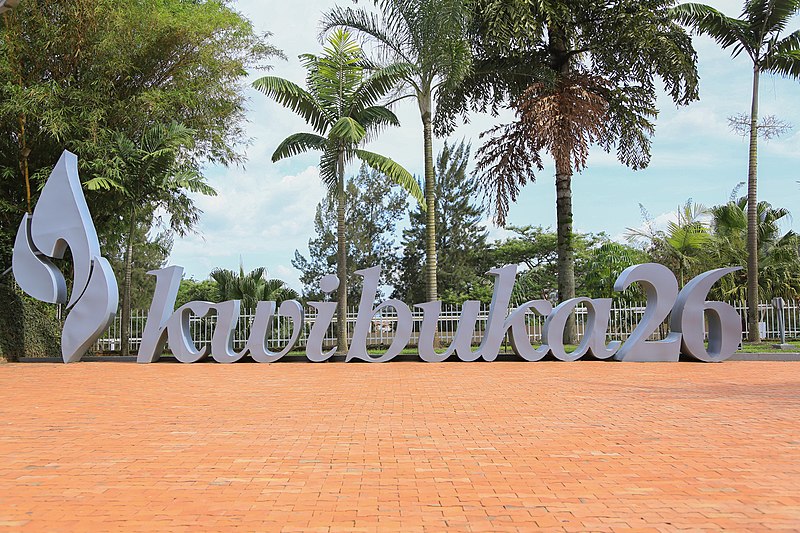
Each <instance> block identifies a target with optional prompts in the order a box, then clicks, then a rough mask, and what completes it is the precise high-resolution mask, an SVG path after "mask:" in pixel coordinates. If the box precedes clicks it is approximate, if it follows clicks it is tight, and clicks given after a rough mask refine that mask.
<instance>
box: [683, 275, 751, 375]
mask: <svg viewBox="0 0 800 533" xmlns="http://www.w3.org/2000/svg"><path fill="white" fill-rule="evenodd" d="M737 270H741V267H735V268H718V269H716V270H711V271H709V272H706V273H705V274H700V275H699V276H697V277H696V278H694V279H693V280H692V281H690V282H689V283H687V284H686V286H685V287H684V288H683V290H682V291H681V292H680V294H679V295H678V301H677V303H676V304H675V308H674V309H673V310H672V316H671V317H670V321H669V325H670V329H671V330H672V331H677V332H680V333H682V334H683V336H682V339H683V340H682V341H681V352H682V353H684V354H686V355H691V356H692V357H694V358H695V359H699V360H700V361H705V362H707V363H714V362H720V361H724V360H726V359H728V358H729V357H730V356H732V355H733V354H734V353H736V350H737V349H738V348H739V343H740V342H741V341H742V320H741V318H740V317H739V313H737V312H736V309H734V308H733V307H732V306H731V305H729V304H726V303H724V302H707V301H705V300H706V296H708V291H709V290H711V287H712V286H713V285H714V284H715V283H716V282H717V281H719V280H720V278H722V277H723V276H726V275H728V274H730V273H731V272H736V271H737ZM705 311H708V312H709V313H708V349H706V347H705V343H704V340H705V339H704V337H705V332H704V328H703V318H704V316H703V315H704V312H705Z"/></svg>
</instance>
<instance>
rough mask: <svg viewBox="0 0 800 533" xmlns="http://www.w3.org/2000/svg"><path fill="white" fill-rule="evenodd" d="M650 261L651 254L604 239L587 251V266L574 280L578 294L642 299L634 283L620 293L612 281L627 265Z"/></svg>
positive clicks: (593, 296) (615, 279)
mask: <svg viewBox="0 0 800 533" xmlns="http://www.w3.org/2000/svg"><path fill="white" fill-rule="evenodd" d="M649 261H651V258H650V256H649V255H648V254H647V253H646V252H644V251H642V250H638V249H636V248H634V247H632V246H628V245H626V244H622V243H619V242H614V241H606V242H603V243H602V244H600V246H595V247H593V248H592V249H591V250H589V254H588V257H587V260H586V268H585V269H584V270H583V275H582V276H579V277H578V279H577V281H578V286H579V287H580V294H581V295H584V296H588V297H590V298H614V299H617V300H626V299H627V300H634V299H635V300H639V301H641V296H642V294H641V290H640V289H639V288H638V287H637V286H634V287H631V288H629V289H627V290H626V291H625V292H624V293H620V292H616V291H615V290H614V283H615V282H616V281H617V278H618V277H619V275H620V274H622V271H623V270H625V269H626V268H628V267H629V266H632V265H638V264H641V263H647V262H649Z"/></svg>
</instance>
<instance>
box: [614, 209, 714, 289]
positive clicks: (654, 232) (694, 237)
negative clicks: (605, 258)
mask: <svg viewBox="0 0 800 533" xmlns="http://www.w3.org/2000/svg"><path fill="white" fill-rule="evenodd" d="M640 207H641V206H640ZM642 212H643V213H645V215H646V213H647V212H646V211H645V209H644V207H642ZM710 214H711V211H710V210H709V209H708V208H706V207H705V206H704V205H703V204H697V203H694V202H692V200H691V198H690V199H689V200H687V201H686V203H685V204H684V205H683V206H682V207H679V208H678V209H677V211H675V220H670V221H669V222H668V223H667V227H666V230H660V229H656V228H655V227H653V224H652V220H649V219H647V220H646V221H645V225H644V228H628V231H627V232H626V234H625V237H626V239H627V240H628V241H629V242H634V241H637V240H640V239H644V240H645V241H648V242H649V246H650V249H651V254H652V255H653V256H654V257H656V258H657V259H658V260H660V261H661V262H663V263H665V264H667V265H668V266H670V267H671V268H672V269H673V271H675V270H677V272H676V273H677V275H678V280H679V281H680V286H681V287H683V286H684V285H685V284H686V278H687V275H688V274H692V273H694V274H699V273H700V272H696V268H693V267H695V266H696V265H698V264H699V263H700V260H701V259H702V255H703V251H704V250H705V249H706V247H707V245H708V244H709V242H710V241H711V238H712V235H711V232H710V228H709V224H708V220H707V219H708V217H709V215H710ZM693 270H695V272H693Z"/></svg>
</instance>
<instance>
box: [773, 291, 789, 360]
mask: <svg viewBox="0 0 800 533" xmlns="http://www.w3.org/2000/svg"><path fill="white" fill-rule="evenodd" d="M772 307H774V308H775V311H777V312H778V332H779V333H780V338H781V342H780V344H773V345H772V347H773V348H777V349H779V350H791V349H793V348H794V346H792V345H791V344H786V321H785V319H784V316H783V309H784V303H783V298H773V299H772Z"/></svg>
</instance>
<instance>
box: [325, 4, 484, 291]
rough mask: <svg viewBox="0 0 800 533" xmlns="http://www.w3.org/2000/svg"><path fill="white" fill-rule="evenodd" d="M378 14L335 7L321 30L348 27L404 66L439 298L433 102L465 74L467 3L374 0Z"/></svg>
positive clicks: (428, 274)
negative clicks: (418, 136)
mask: <svg viewBox="0 0 800 533" xmlns="http://www.w3.org/2000/svg"><path fill="white" fill-rule="evenodd" d="M375 4H376V5H377V6H378V7H379V9H380V14H379V15H376V14H373V13H370V12H368V11H366V10H364V9H352V8H346V9H344V8H341V7H335V8H333V9H332V10H330V11H329V12H328V13H326V14H325V15H324V16H323V19H322V31H323V32H326V31H329V30H331V29H333V28H341V27H345V28H351V29H353V30H355V31H358V32H359V33H361V34H363V35H364V36H366V37H367V38H369V39H370V40H371V41H373V42H374V44H375V45H377V51H378V55H379V60H380V61H381V62H383V63H386V64H403V65H406V66H407V70H406V72H405V75H404V76H403V83H402V86H401V88H400V93H399V94H398V97H397V100H400V99H403V98H413V99H415V100H416V102H417V106H418V107H419V113H420V118H421V120H422V137H423V154H424V164H425V203H426V206H427V214H426V217H427V218H426V220H425V287H426V297H427V299H428V300H429V301H432V300H436V299H437V298H438V290H437V276H436V269H437V258H436V174H435V171H434V165H433V123H434V103H435V100H436V98H437V95H438V92H439V90H440V88H442V87H444V86H446V85H454V84H456V83H458V82H459V81H460V80H461V79H462V78H463V77H464V76H465V75H466V74H467V72H468V71H469V67H470V64H471V54H470V49H469V44H468V42H467V40H466V20H467V15H468V9H467V6H468V2H466V1H465V0H376V1H375Z"/></svg>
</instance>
